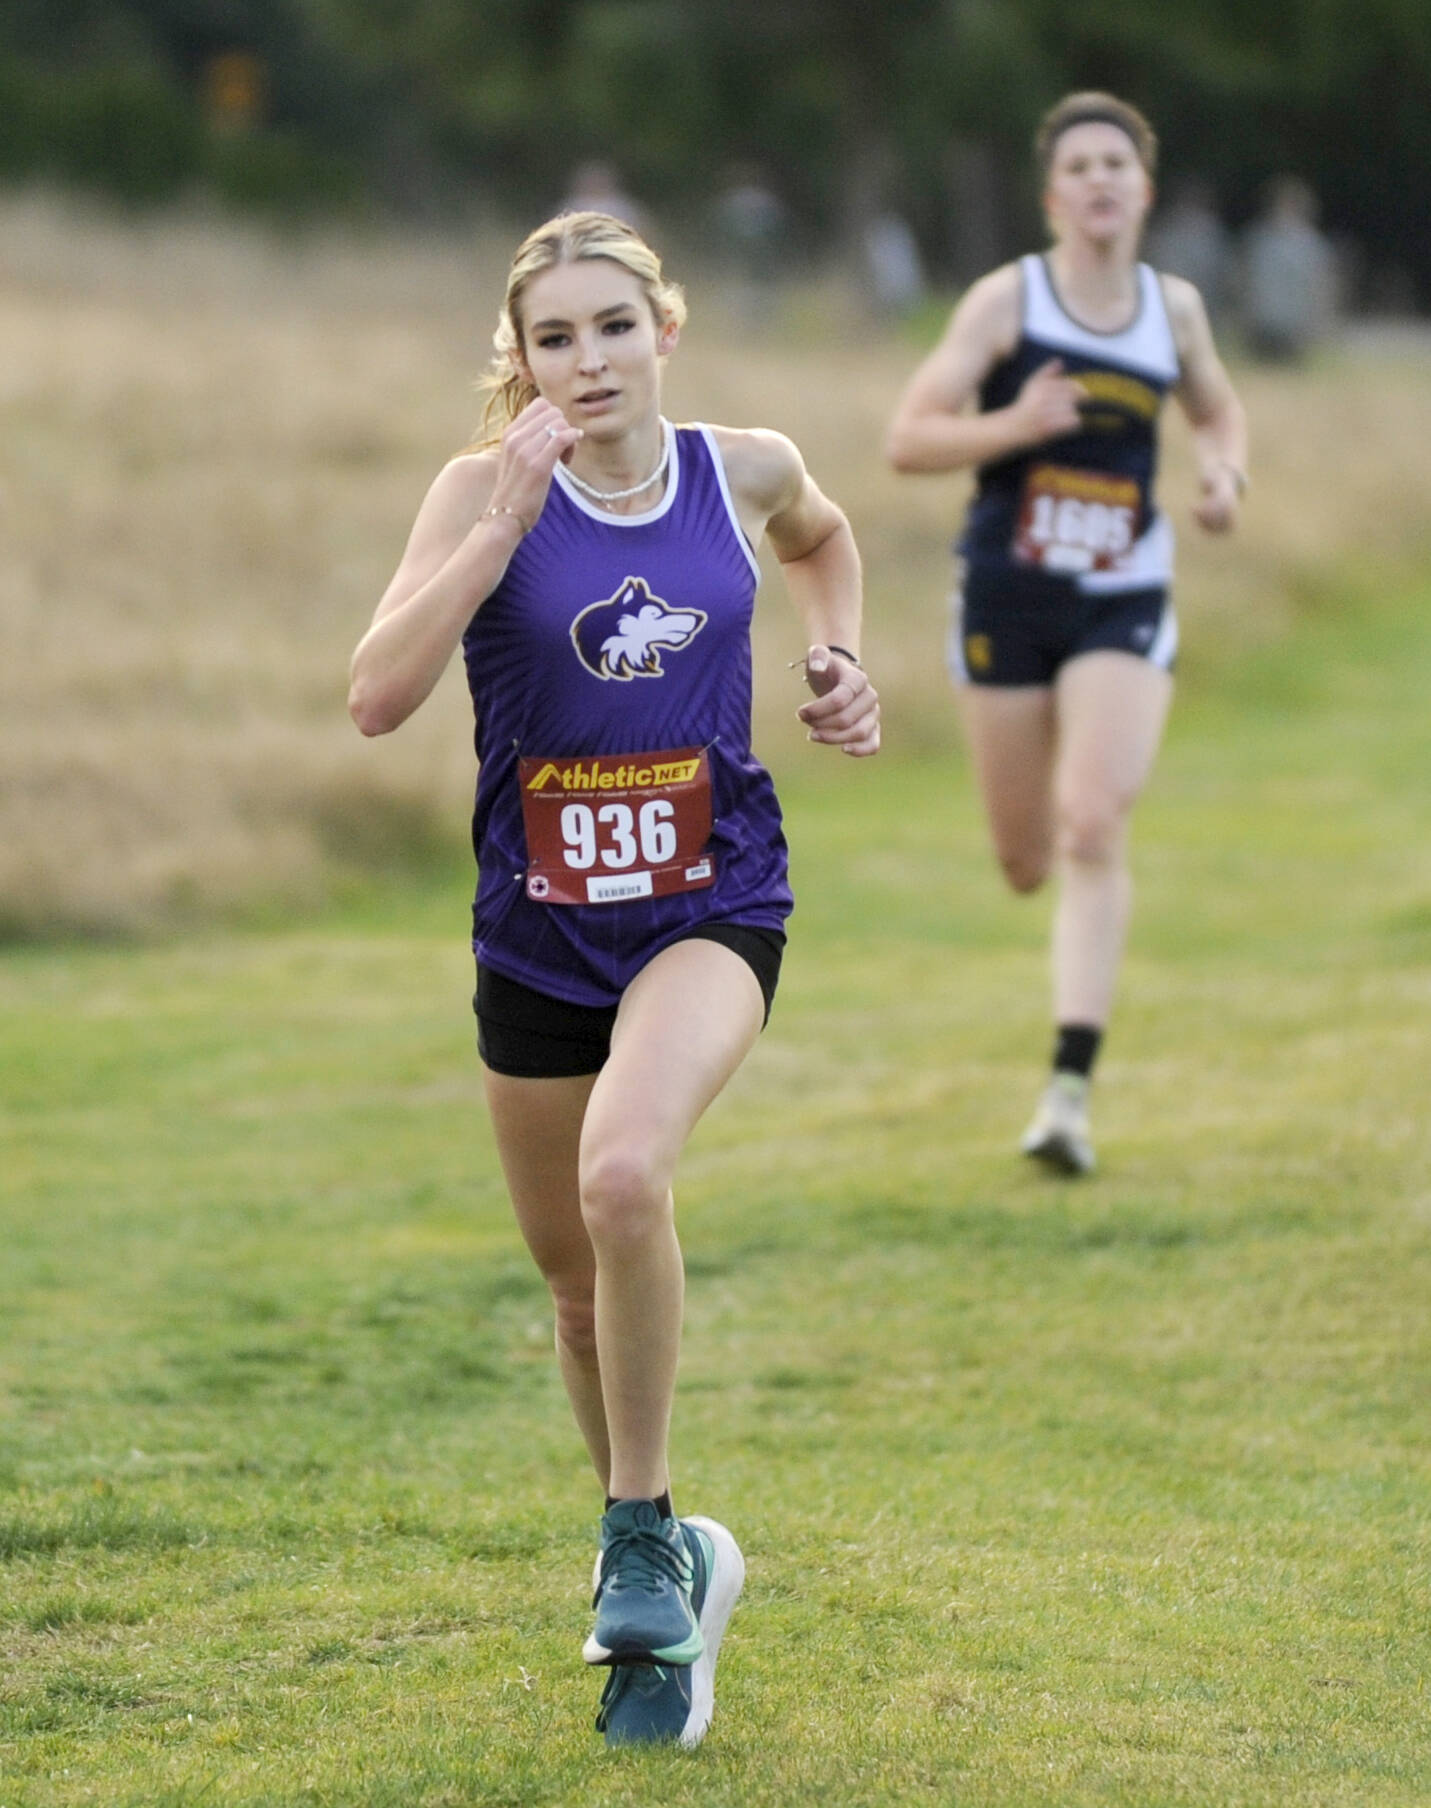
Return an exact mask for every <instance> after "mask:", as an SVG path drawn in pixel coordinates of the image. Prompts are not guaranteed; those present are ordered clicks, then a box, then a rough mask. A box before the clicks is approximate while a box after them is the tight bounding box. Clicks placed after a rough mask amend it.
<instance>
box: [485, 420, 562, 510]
mask: <svg viewBox="0 0 1431 1808" xmlns="http://www.w3.org/2000/svg"><path fill="white" fill-rule="evenodd" d="M581 438H582V431H581V428H580V427H573V426H572V425H571V424H570V422H569V421H568V420H567V418H566V416H565V415H564V414H563V413H562V411H561V409H560V408H558V407H557V405H556V404H555V402H548V401H546V400H544V399H543V398H542V397H541V396H538V397H537V398H536V400H535V401H531V402H528V403H527V405H526V407H525V408H524V409H523V410H522V412H521V413H520V414H519V415H518V416H517V418H516V419H515V420H514V421H513V422H512V424H511V425H510V426H509V427H508V428H507V430H506V432H505V433H504V434H503V435H502V449H501V452H500V454H499V456H498V463H497V482H496V485H495V486H494V488H493V490H492V500H491V502H490V503H489V504H488V507H489V508H494V509H511V511H512V513H513V514H514V515H516V516H517V517H518V519H519V520H520V521H521V522H522V524H523V526H524V527H526V528H527V529H531V528H533V527H535V526H536V523H537V517H538V516H539V515H540V514H541V512H542V510H543V508H544V507H545V506H546V500H547V491H548V490H549V489H550V488H551V487H552V472H553V471H554V470H555V469H556V466H557V460H558V459H559V458H561V457H562V456H563V454H565V453H566V452H567V451H568V450H569V449H570V448H571V447H572V446H574V445H575V444H576V442H577V441H578V440H579V439H581Z"/></svg>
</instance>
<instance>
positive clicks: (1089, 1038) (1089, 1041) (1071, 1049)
mask: <svg viewBox="0 0 1431 1808" xmlns="http://www.w3.org/2000/svg"><path fill="white" fill-rule="evenodd" d="M1102 1040H1103V1031H1102V1030H1101V1029H1100V1028H1099V1026H1098V1025H1097V1024H1095V1023H1061V1024H1059V1026H1058V1040H1057V1041H1056V1042H1055V1043H1054V1045H1053V1071H1054V1072H1055V1073H1071V1074H1077V1075H1078V1076H1079V1078H1080V1079H1083V1080H1087V1079H1089V1078H1091V1076H1092V1073H1093V1063H1094V1062H1095V1061H1096V1060H1097V1059H1098V1045H1099V1044H1100V1043H1101V1042H1102Z"/></svg>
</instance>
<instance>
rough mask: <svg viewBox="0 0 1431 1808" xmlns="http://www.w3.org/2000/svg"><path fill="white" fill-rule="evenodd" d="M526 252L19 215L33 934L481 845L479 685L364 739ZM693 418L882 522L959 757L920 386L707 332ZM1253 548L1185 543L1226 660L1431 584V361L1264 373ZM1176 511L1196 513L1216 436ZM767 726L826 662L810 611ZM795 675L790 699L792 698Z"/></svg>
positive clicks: (1, 221) (14, 507)
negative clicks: (1410, 574) (400, 604)
mask: <svg viewBox="0 0 1431 1808" xmlns="http://www.w3.org/2000/svg"><path fill="white" fill-rule="evenodd" d="M505 249H506V247H505V245H503V244H501V243H498V242H497V241H492V242H491V243H490V244H489V245H487V246H486V247H485V253H486V254H485V255H484V247H483V246H480V245H478V246H473V245H468V244H459V243H454V242H419V241H398V240H393V239H383V240H370V241H369V240H351V239H350V240H339V239H327V240H322V241H305V242H302V243H292V242H288V243H285V242H281V241H274V240H270V239H265V238H262V237H260V236H256V235H254V234H249V233H244V232H242V231H239V230H237V229H234V228H231V227H223V228H220V227H218V226H215V225H213V224H211V223H205V222H202V221H197V220H169V221H164V222H160V223H152V224H149V225H147V226H143V227H135V226H132V225H131V226H124V225H122V224H119V223H116V222H114V221H112V220H107V219H105V218H103V217H101V216H93V215H86V214H81V213H77V212H75V211H73V210H71V209H66V208H63V207H60V206H58V205H57V204H54V203H52V202H48V201H43V200H39V201H37V200H27V201H11V202H8V203H6V204H5V205H4V206H3V208H0V424H2V425H0V520H3V524H4V530H5V542H6V557H5V560H4V563H3V566H0V636H3V639H0V648H3V655H4V657H3V661H0V702H3V710H0V758H3V762H4V771H5V782H4V786H3V790H2V791H0V926H3V927H4V928H5V929H8V930H9V931H11V932H19V933H36V932H43V931H46V930H50V929H57V928H59V929H64V928H93V929H108V930H125V929H136V928H143V927H146V926H150V925H154V924H162V923H164V922H167V921H170V920H173V919H175V918H176V917H182V916H184V915H186V914H189V913H192V912H195V911H205V910H208V909H211V908H215V907H222V906H228V905H231V904H235V903H239V904H242V903H245V902H251V901H256V900H260V899H265V900H266V899H279V900H283V901H297V900H301V899H304V898H312V897H315V896H317V895H319V894H320V893H321V892H322V890H323V889H324V888H325V887H326V886H327V885H328V884H330V883H331V881H332V877H333V874H334V872H335V870H337V869H338V868H340V867H341V866H342V865H343V864H344V863H345V862H355V863H357V864H363V863H373V862H381V861H382V860H384V859H388V858H397V857H400V856H401V855H402V853H403V850H404V848H410V847H413V846H422V845H426V844H428V843H429V842H430V841H431V840H432V839H433V838H434V837H435V836H441V835H444V834H451V833H452V831H453V830H454V829H455V828H456V827H457V825H459V824H460V823H461V821H462V819H463V816H464V813H465V804H466V799H467V796H468V793H469V790H470V785H471V778H472V772H471V755H470V732H469V728H468V724H467V719H466V713H465V701H464V698H463V695H462V690H461V685H460V681H458V679H457V677H456V674H455V673H454V674H452V675H450V677H449V680H448V681H447V682H445V683H444V685H443V687H442V688H441V689H440V691H439V693H438V696H437V697H436V698H435V699H434V702H433V704H432V705H430V706H429V707H428V708H427V709H426V710H424V711H423V712H422V713H421V714H420V715H419V716H418V717H417V718H415V719H414V720H413V721H412V722H411V723H409V724H408V725H407V726H406V727H405V728H404V729H403V731H402V732H401V734H399V735H398V736H397V737H396V738H395V739H392V740H389V741H384V742H379V743H375V744H371V743H365V742H363V741H362V740H361V738H360V737H359V736H358V735H357V734H356V732H355V731H354V730H353V729H352V728H351V726H350V725H349V723H348V721H347V718H346V715H345V712H344V708H343V697H344V690H345V679H346V665H347V658H348V654H349V651H350V649H351V646H352V644H353V642H354V640H355V639H356V638H357V635H358V634H359V633H360V632H361V630H362V627H363V626H364V624H365V623H366V620H367V618H368V615H369V613H370V611H371V609H372V606H373V603H374V601H375V600H376V598H377V596H378V594H379V592H380V591H381V589H382V587H383V585H384V583H385V582H386V579H387V577H388V575H389V573H390V571H391V569H392V566H393V564H394V562H395V560H396V558H397V555H398V553H399V551H400V549H401V546H402V542H403V539H404V536H405V534H406V531H407V528H408V526H409V524H410V522H411V519H412V515H413V512H414V510H415V508H416V506H417V503H418V501H419V499H420V497H421V495H422V493H423V491H424V489H425V487H426V485H427V483H428V481H429V480H430V478H431V476H432V474H433V473H434V472H435V470H436V468H437V467H438V465H439V464H440V462H441V460H442V459H443V458H444V457H445V456H446V455H447V454H448V453H449V452H450V451H451V450H453V449H455V448H456V447H457V446H458V445H460V444H461V443H462V441H463V440H464V438H465V436H466V434H467V432H468V430H469V428H470V426H471V423H472V419H473V416H474V411H475V410H474V402H473V397H472V393H471V381H472V378H473V376H474V375H475V374H476V372H477V370H478V369H479V368H480V365H481V363H482V361H483V358H484V355H485V345H486V340H487V334H488V332H489V330H490V323H491V319H492V316H493V311H494V308H495V303H496V297H497V294H498V292H499V287H500V282H501V278H502V275H503V257H504V252H505ZM692 286H693V289H694V291H695V293H694V297H693V299H694V304H695V305H694V319H693V323H692V325H691V327H690V329H689V330H688V332H687V335H686V341H685V343H684V344H683V346H682V349H681V351H680V353H679V354H678V356H677V357H676V359H675V360H674V362H673V364H672V366H671V370H670V373H669V382H668V392H667V401H668V406H669V410H670V412H672V413H673V414H675V415H676V416H678V417H679V418H694V417H702V416H705V417H711V416H713V417H715V418H717V419H723V420H727V421H729V422H731V423H733V424H748V423H751V422H761V423H764V424H768V425H772V426H777V427H781V428H783V429H785V430H786V431H788V432H790V433H791V434H792V435H793V436H794V437H795V438H796V439H797V440H798V441H799V443H800V444H801V446H802V447H803V448H804V449H805V452H806V456H807V458H808V460H809V462H810V464H811V466H812V468H813V469H814V471H815V472H816V474H817V476H818V477H819V478H820V480H821V482H822V483H823V484H824V485H825V487H826V488H827V489H828V490H829V491H830V493H831V494H833V495H834V496H836V497H837V498H838V499H839V500H840V501H842V502H843V503H844V505H845V506H846V508H847V509H848V510H849V512H850V515H851V517H852V519H853V520H854V523H855V527H856V532H857V534H858V536H859V539H860V543H861V546H862V549H863V551H864V555H865V560H866V567H867V575H868V580H869V617H870V628H869V634H868V648H869V654H870V658H871V661H872V664H873V666H874V669H875V670H876V671H877V673H878V677H879V682H880V684H881V687H882V689H883V691H884V694H885V697H886V701H887V705H888V709H889V717H890V724H891V730H892V737H891V738H892V740H893V742H894V743H895V745H900V744H903V745H905V746H910V745H918V744H919V743H920V742H921V741H931V740H937V741H939V742H944V741H947V739H948V735H949V728H948V718H947V710H946V707H945V699H944V684H943V678H942V674H941V671H940V652H939V649H940V639H941V631H942V620H941V617H942V597H943V594H944V591H945V589H946V587H947V556H946V545H947V541H948V539H949V536H950V533H951V531H952V528H953V524H954V522H955V520H956V518H957V513H958V508H959V504H960V501H961V500H962V495H963V489H962V485H961V484H959V483H957V482H946V481H942V480H921V481H911V480H908V479H899V478H896V477H894V476H893V475H892V474H891V473H890V472H889V471H888V470H887V469H886V468H885V466H884V464H883V461H882V459H881V456H880V445H881V440H882V436H883V429H884V422H885V418H886V415H887V413H888V410H889V407H890V405H891V402H892V400H893V397H894V395H895V394H896V392H897V390H898V388H899V386H900V384H901V383H902V382H903V380H904V378H905V376H906V375H907V373H908V370H909V368H910V367H911V365H912V363H913V361H914V357H915V355H916V354H915V353H914V352H913V351H912V350H911V348H910V347H909V346H908V345H905V344H902V343H898V342H895V341H893V340H891V339H889V338H887V337H883V336H878V335H873V334H871V333H869V332H867V331H861V330H860V329H858V328H855V327H851V326H850V325H849V324H848V323H846V324H844V325H841V324H840V318H839V310H838V309H832V308H831V307H829V306H828V305H824V306H818V305H815V304H813V303H812V305H811V307H810V308H809V309H807V313H808V314H809V315H810V318H809V319H808V320H807V321H806V322H805V324H804V325H803V327H802V328H801V330H799V331H798V332H797V331H795V330H793V329H792V330H789V331H783V332H781V333H780V334H779V335H777V336H775V337H773V338H772V339H770V340H769V341H767V342H764V343H760V344H756V345H753V346H752V345H750V344H748V343H744V342H743V341H742V337H741V335H740V334H739V333H737V332H736V331H734V330H733V329H732V328H731V327H730V325H729V323H728V322H724V323H723V322H722V320H721V319H720V318H718V317H716V318H713V317H712V316H711V315H710V314H708V313H703V311H702V305H701V302H702V296H701V290H700V288H699V286H698V284H693V285H692ZM1243 387H1244V390H1245V393H1246V395H1247V399H1248V402H1249V405H1250V407H1251V410H1252V413H1253V417H1254V421H1255V425H1256V439H1257V458H1256V474H1257V482H1256V490H1255V492H1254V498H1253V501H1254V506H1253V507H1252V508H1251V509H1250V511H1249V515H1248V521H1247V526H1246V531H1245V532H1244V533H1243V534H1242V535H1241V537H1240V538H1239V540H1238V541H1237V542H1236V543H1234V544H1230V545H1212V544H1208V543H1206V542H1201V541H1195V537H1194V534H1193V532H1192V530H1191V529H1189V530H1187V531H1186V532H1185V533H1184V535H1183V539H1184V579H1183V584H1182V588H1181V602H1182V607H1183V612H1184V617H1185V620H1186V621H1187V623H1188V625H1189V629H1190V638H1191V641H1192V644H1193V645H1194V647H1197V646H1198V645H1199V644H1201V645H1204V646H1207V647H1228V646H1231V647H1234V648H1235V647H1237V646H1241V645H1243V644H1246V643H1247V642H1248V641H1254V642H1261V641H1266V640H1268V639H1272V638H1275V637H1276V636H1278V635H1282V634H1285V633H1287V632H1288V631H1289V630H1290V628H1291V626H1292V623H1293V620H1294V617H1295V612H1296V608H1297V606H1298V603H1299V601H1300V600H1306V599H1311V600H1316V598H1317V597H1319V596H1321V595H1324V594H1325V593H1326V590H1327V586H1328V580H1329V579H1330V580H1332V581H1341V580H1343V579H1345V578H1346V577H1347V575H1348V574H1349V573H1352V572H1354V571H1361V572H1364V573H1366V572H1369V573H1370V574H1372V576H1373V577H1380V576H1381V575H1383V574H1389V575H1391V576H1393V577H1394V576H1395V575H1396V574H1398V573H1403V572H1405V571H1406V570H1407V569H1408V568H1409V567H1410V566H1411V565H1412V563H1413V561H1415V560H1416V559H1418V558H1424V554H1425V550H1426V540H1427V533H1428V515H1431V510H1428V488H1427V479H1426V475H1425V464H1424V453H1423V444H1424V433H1425V421H1426V419H1427V418H1428V403H1431V360H1422V361H1416V360H1415V359H1414V358H1413V359H1409V360H1408V358H1407V357H1406V356H1405V355H1404V354H1403V355H1402V356H1401V357H1400V358H1398V359H1396V360H1394V361H1393V360H1386V361H1377V360H1375V359H1373V358H1369V357H1359V358H1357V359H1354V360H1353V359H1349V358H1343V359H1341V360H1338V361H1336V362H1334V363H1329V364H1328V365H1327V367H1326V368H1324V369H1321V370H1318V371H1315V372H1313V373H1310V374H1307V375H1305V376H1300V377H1295V378H1289V377H1286V376H1281V375H1277V374H1268V373H1263V372H1247V373H1244V376H1243ZM1170 440H1171V447H1170V459H1169V465H1170V469H1169V473H1168V480H1167V485H1166V492H1165V493H1166V495H1167V497H1168V500H1169V501H1170V503H1171V505H1172V507H1173V510H1174V513H1175V514H1176V515H1178V516H1183V517H1185V514H1186V501H1187V497H1188V475H1187V455H1186V440H1185V436H1183V435H1182V434H1181V433H1178V432H1176V431H1175V432H1173V433H1172V434H1171V435H1170ZM760 635H761V645H760V653H761V665H762V670H763V671H764V672H765V673H766V674H767V676H766V678H765V679H764V681H763V682H762V687H761V693H760V701H759V711H760V717H761V725H762V727H763V728H764V729H765V731H766V733H767V734H769V733H771V732H784V731H783V729H780V728H778V727H777V723H781V724H783V723H784V722H785V721H786V719H787V717H788V706H789V703H790V697H789V694H788V686H787V685H786V684H785V683H783V682H781V679H782V678H783V665H782V661H783V659H785V658H789V657H791V656H793V655H794V654H795V653H796V652H798V650H799V648H800V644H801V643H800V634H799V629H798V624H797V623H796V622H795V620H794V618H793V616H792V615H791V613H790V611H789V610H788V609H786V608H785V606H784V603H783V600H782V599H781V598H780V596H779V592H778V586H774V587H772V593H771V595H770V597H769V599H768V601H767V604H766V606H765V609H764V613H763V617H762V623H761V627H760ZM772 674H773V675H774V676H771V675H772Z"/></svg>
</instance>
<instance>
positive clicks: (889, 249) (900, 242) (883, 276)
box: [860, 209, 925, 320]
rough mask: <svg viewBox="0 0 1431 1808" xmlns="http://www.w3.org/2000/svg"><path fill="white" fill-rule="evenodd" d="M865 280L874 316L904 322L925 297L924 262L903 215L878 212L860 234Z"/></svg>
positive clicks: (912, 231)
mask: <svg viewBox="0 0 1431 1808" xmlns="http://www.w3.org/2000/svg"><path fill="white" fill-rule="evenodd" d="M860 248H861V251H862V252H863V255H864V266H865V268H864V277H865V283H866V287H867V290H868V293H869V297H870V301H871V303H872V305H873V307H874V311H875V313H876V314H879V315H881V316H883V317H884V318H885V319H895V320H900V319H903V318H904V317H905V316H906V315H908V314H912V313H913V312H914V310H915V309H916V308H917V307H918V306H919V304H920V302H921V301H923V299H924V295H925V281H924V259H923V258H922V257H921V256H920V254H919V241H918V239H916V238H915V236H914V229H913V227H912V226H911V225H910V224H909V221H908V220H906V219H905V217H904V215H903V214H898V213H894V212H892V211H891V210H889V209H886V210H885V211H884V212H883V213H877V214H875V215H874V216H873V218H872V219H871V220H870V221H869V222H868V224H867V225H866V226H865V228H864V231H863V233H862V234H861V241H860Z"/></svg>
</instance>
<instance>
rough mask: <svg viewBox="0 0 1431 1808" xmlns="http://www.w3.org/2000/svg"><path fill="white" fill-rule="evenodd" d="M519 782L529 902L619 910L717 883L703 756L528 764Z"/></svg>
mask: <svg viewBox="0 0 1431 1808" xmlns="http://www.w3.org/2000/svg"><path fill="white" fill-rule="evenodd" d="M517 773H518V783H519V784H520V786H521V793H522V821H523V824H524V826H525V828H526V835H527V879H526V885H527V896H528V897H529V898H534V899H536V900H537V901H538V902H540V903H543V904H615V903H620V902H621V900H622V899H626V898H664V897H668V896H669V895H670V894H671V893H673V892H682V891H698V890H700V889H701V887H703V886H707V885H710V884H713V883H714V880H715V861H714V859H713V857H712V855H711V853H710V851H709V849H708V847H707V843H708V841H709V840H710V833H711V777H710V763H709V761H708V759H707V757H706V753H705V749H704V748H701V747H678V748H675V749H671V750H668V751H666V752H662V753H623V754H585V755H580V756H576V757H573V758H541V757H530V758H528V757H523V758H522V759H520V760H519V761H518V762H517Z"/></svg>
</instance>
